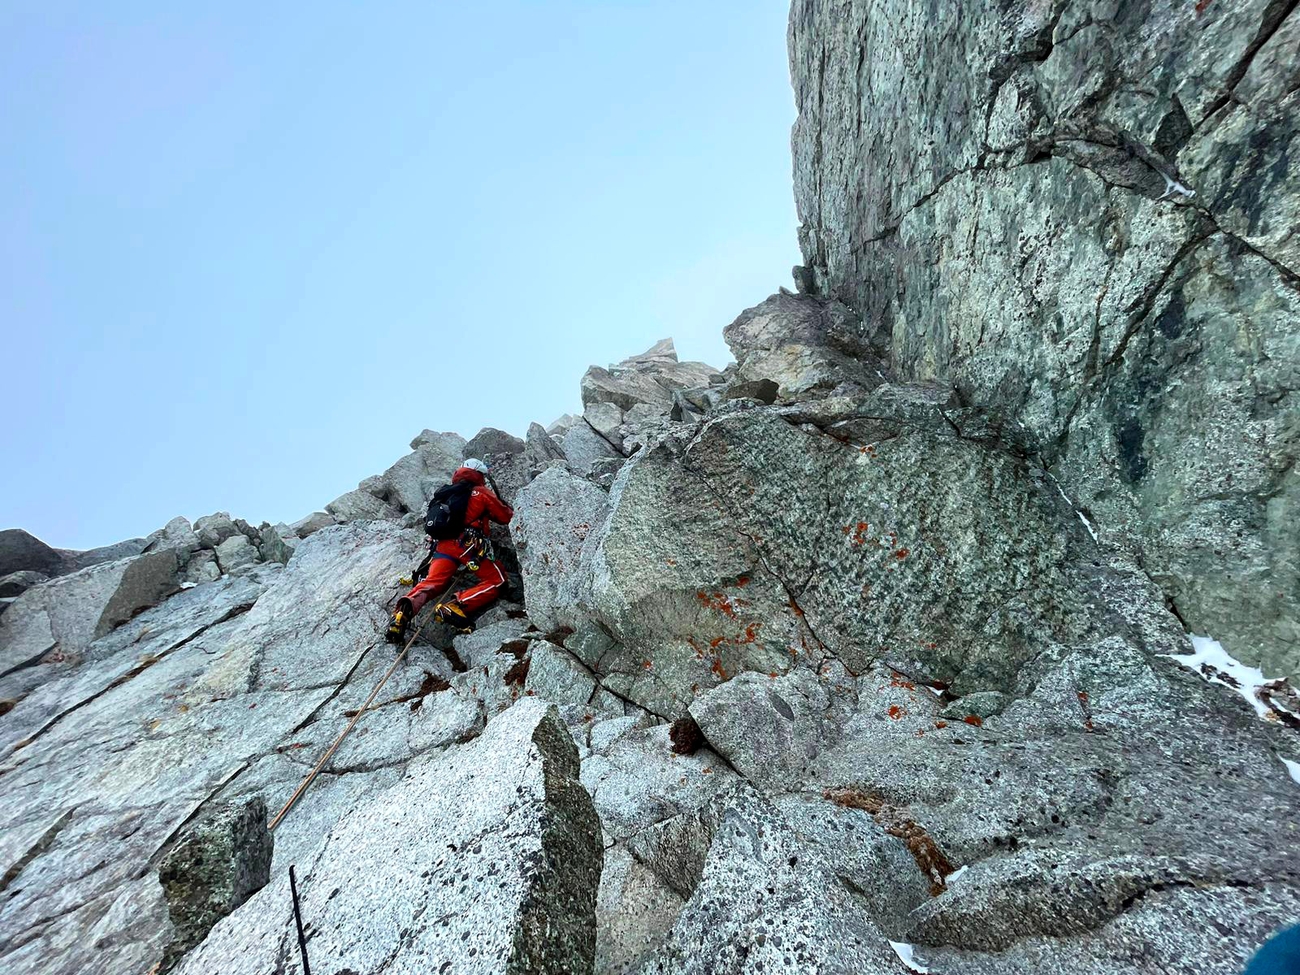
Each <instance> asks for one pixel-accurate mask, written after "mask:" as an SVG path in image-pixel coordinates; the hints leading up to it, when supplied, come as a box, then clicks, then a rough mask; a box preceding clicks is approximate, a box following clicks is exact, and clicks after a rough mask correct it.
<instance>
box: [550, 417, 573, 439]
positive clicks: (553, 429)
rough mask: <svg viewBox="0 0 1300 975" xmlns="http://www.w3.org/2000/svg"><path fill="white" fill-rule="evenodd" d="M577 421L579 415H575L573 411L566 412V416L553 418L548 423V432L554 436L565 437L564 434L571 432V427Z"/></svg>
mask: <svg viewBox="0 0 1300 975" xmlns="http://www.w3.org/2000/svg"><path fill="white" fill-rule="evenodd" d="M577 422H578V417H576V416H574V415H573V414H572V413H565V414H564V416H562V417H560V418H559V419H558V420H553V421H552V422H551V423H550V424H548V425H547V427H546V432H547V433H549V434H550V435H551V436H552V437H560V438H563V436H564V435H565V434H566V433H568V432H569V427H571V426H573V425H574V424H575V423H577Z"/></svg>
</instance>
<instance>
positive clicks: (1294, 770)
mask: <svg viewBox="0 0 1300 975" xmlns="http://www.w3.org/2000/svg"><path fill="white" fill-rule="evenodd" d="M1282 764H1283V765H1285V766H1286V770H1287V771H1288V772H1290V773H1291V778H1292V779H1293V780H1294V781H1295V784H1296V785H1300V762H1293V761H1291V759H1289V758H1284V759H1282Z"/></svg>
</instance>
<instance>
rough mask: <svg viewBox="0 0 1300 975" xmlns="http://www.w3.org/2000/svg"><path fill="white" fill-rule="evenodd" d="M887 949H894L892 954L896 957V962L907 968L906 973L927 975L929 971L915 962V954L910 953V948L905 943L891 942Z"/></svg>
mask: <svg viewBox="0 0 1300 975" xmlns="http://www.w3.org/2000/svg"><path fill="white" fill-rule="evenodd" d="M889 947H891V948H893V949H894V954H896V955H898V960H899V961H901V962H902V963H903V964H904V965H906V966H907V969H908V971H912V972H919V973H920V975H927V973H928V972H929V971H930V969H928V968H926V967H925V966H924V965H922V964H921V963H920V962H919V961H917V960H916V954H915V953H914V952H913V951H912V946H911V945H909V944H907V943H906V942H903V941H891V942H889Z"/></svg>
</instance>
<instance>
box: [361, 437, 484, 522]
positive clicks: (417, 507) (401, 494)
mask: <svg viewBox="0 0 1300 975" xmlns="http://www.w3.org/2000/svg"><path fill="white" fill-rule="evenodd" d="M412 445H413V450H412V452H411V453H409V454H407V455H406V456H405V457H403V458H402V459H401V460H399V461H398V462H397V463H395V464H394V465H393V466H392V467H390V468H388V470H386V471H385V472H384V473H383V474H382V475H380V478H379V484H378V489H377V491H376V492H374V493H375V494H376V496H377V497H379V498H381V499H382V500H384V501H387V502H388V503H390V504H392V505H394V506H395V507H397V508H398V509H400V510H401V511H403V512H419V513H420V514H423V513H424V509H425V507H426V506H427V505H428V503H429V498H431V497H433V492H434V491H436V490H437V489H438V488H440V487H441V486H442V485H444V484H446V483H448V482H449V481H450V480H451V475H452V472H453V471H454V470H455V469H456V468H457V467H458V466H459V464H460V460H461V457H462V452H463V450H464V448H465V441H464V439H463V438H461V437H458V436H457V435H456V434H454V433H440V434H433V433H431V432H430V431H427V430H426V431H425V432H424V433H423V434H421V435H420V436H419V437H416V438H415V440H413V441H412Z"/></svg>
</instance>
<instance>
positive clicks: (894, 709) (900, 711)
mask: <svg viewBox="0 0 1300 975" xmlns="http://www.w3.org/2000/svg"><path fill="white" fill-rule="evenodd" d="M885 713H886V714H888V715H889V716H890V717H891V718H893V719H894V720H895V721H897V720H898V719H899V718H901V717H903V715H905V714H907V711H906V709H904V708H901V707H899V706H898V705H897V704H891V705H890V706H889V710H888V711H886V712H885Z"/></svg>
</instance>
